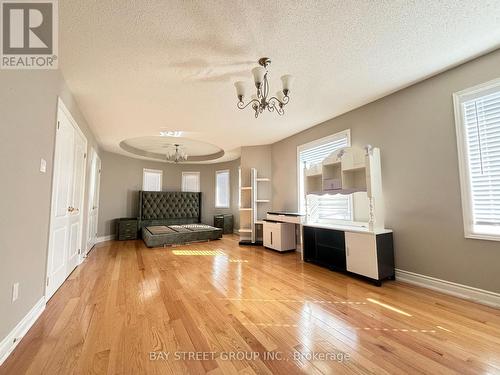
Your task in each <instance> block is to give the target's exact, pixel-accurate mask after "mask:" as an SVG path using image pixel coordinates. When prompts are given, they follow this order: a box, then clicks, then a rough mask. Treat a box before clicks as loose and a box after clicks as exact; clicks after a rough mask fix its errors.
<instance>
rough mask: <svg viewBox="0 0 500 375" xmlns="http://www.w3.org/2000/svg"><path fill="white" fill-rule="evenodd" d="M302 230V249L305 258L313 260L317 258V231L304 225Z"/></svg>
mask: <svg viewBox="0 0 500 375" xmlns="http://www.w3.org/2000/svg"><path fill="white" fill-rule="evenodd" d="M302 230H303V234H302V237H303V239H302V241H303V245H302V251H303V252H304V260H305V261H309V260H313V259H315V258H316V231H315V229H314V228H311V227H302Z"/></svg>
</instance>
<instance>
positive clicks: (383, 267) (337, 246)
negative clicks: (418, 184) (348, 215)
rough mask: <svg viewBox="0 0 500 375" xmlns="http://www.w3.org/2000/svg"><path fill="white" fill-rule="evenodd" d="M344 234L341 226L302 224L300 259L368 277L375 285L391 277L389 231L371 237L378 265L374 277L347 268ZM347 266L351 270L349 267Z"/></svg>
mask: <svg viewBox="0 0 500 375" xmlns="http://www.w3.org/2000/svg"><path fill="white" fill-rule="evenodd" d="M345 236H346V234H345V232H344V231H341V230H335V229H324V228H316V227H309V226H304V227H303V259H304V261H305V262H308V263H313V264H316V265H318V266H321V267H325V268H328V269H330V270H332V271H336V272H342V273H344V274H347V275H350V276H353V277H356V278H360V279H363V280H366V281H369V282H371V283H373V284H374V285H376V286H381V285H382V281H383V280H395V273H394V272H395V271H394V249H393V241H392V233H384V234H380V235H376V240H374V241H375V242H376V248H373V249H372V251H375V252H376V253H377V254H376V262H375V263H376V264H374V267H376V269H378V278H376V279H374V278H371V277H367V276H364V275H361V274H358V273H354V272H350V271H349V270H348V266H347V259H348V256H347V254H346V239H345ZM374 236H375V235H374ZM351 238H352V236H351ZM363 248H364V247H363ZM372 254H373V253H372ZM349 259H351V258H349ZM373 259H375V258H373ZM350 264H352V263H350ZM349 269H351V270H352V268H349ZM372 273H373V271H372Z"/></svg>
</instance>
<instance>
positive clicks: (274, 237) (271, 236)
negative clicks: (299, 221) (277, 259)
mask: <svg viewBox="0 0 500 375" xmlns="http://www.w3.org/2000/svg"><path fill="white" fill-rule="evenodd" d="M263 227H264V230H263V240H264V241H263V242H264V246H265V247H268V248H270V249H274V250H278V251H287V250H294V249H295V247H296V245H295V242H296V241H295V225H294V224H290V223H279V222H273V221H267V220H264V225H263Z"/></svg>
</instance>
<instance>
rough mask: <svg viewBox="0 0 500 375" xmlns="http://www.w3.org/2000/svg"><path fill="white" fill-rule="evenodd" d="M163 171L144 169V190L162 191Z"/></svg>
mask: <svg viewBox="0 0 500 375" xmlns="http://www.w3.org/2000/svg"><path fill="white" fill-rule="evenodd" d="M162 176H163V171H159V170H156V169H144V170H143V174H142V190H144V191H161V183H162V182H161V180H162Z"/></svg>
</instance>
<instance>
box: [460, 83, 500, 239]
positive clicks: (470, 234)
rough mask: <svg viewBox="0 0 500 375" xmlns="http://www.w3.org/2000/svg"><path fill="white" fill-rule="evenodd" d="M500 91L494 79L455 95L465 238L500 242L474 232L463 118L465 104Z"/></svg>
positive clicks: (498, 237)
mask: <svg viewBox="0 0 500 375" xmlns="http://www.w3.org/2000/svg"><path fill="white" fill-rule="evenodd" d="M497 91H500V78H498V79H494V80H491V81H488V82H485V83H482V84H479V85H476V86H473V87H470V88H467V89H465V90H461V91H458V92H455V93H453V107H454V114H455V132H456V141H457V151H458V155H457V157H458V170H459V178H460V195H461V201H462V219H463V225H464V237H465V238H470V239H479V240H490V241H500V234H488V233H479V232H477V231H474V220H473V218H474V215H473V208H472V186H471V176H470V168H469V163H468V160H469V149H468V145H467V137H466V134H465V133H466V129H465V122H464V116H463V114H464V113H463V105H462V104H463V103H465V102H467V101H470V100H474V99H476V98H480V97H482V96H486V95H489V94H491V93H493V92H497Z"/></svg>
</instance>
